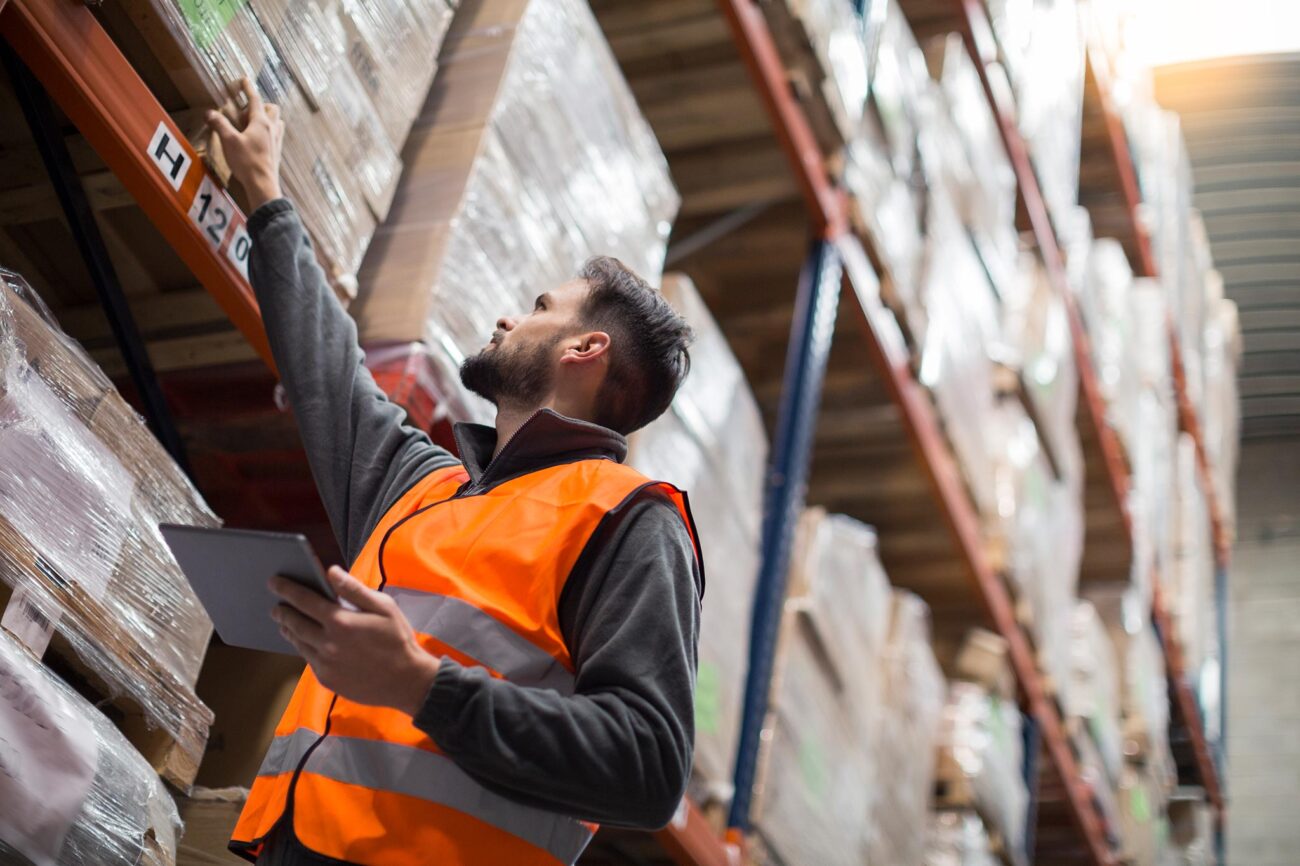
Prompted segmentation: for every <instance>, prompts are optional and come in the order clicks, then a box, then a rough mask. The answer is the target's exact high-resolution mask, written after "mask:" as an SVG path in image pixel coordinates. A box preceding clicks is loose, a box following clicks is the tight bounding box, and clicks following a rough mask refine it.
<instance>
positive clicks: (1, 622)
mask: <svg viewBox="0 0 1300 866" xmlns="http://www.w3.org/2000/svg"><path fill="white" fill-rule="evenodd" d="M62 615H63V614H62V613H60V612H59V611H58V610H51V611H47V609H46V605H42V604H40V603H38V602H37V600H36V597H35V594H34V593H33V592H32V591H31V589H30V588H29V587H26V586H19V587H18V588H17V589H15V590H14V592H13V595H11V596H10V597H9V604H8V605H7V606H6V607H5V612H4V615H3V616H0V628H3V629H4V630H5V631H7V632H9V633H10V634H11V635H13V636H14V637H16V638H18V640H19V641H20V642H22V643H23V644H26V646H27V648H28V649H30V650H31V651H32V653H33V654H34V655H35V656H36V657H37V658H40V657H41V656H43V655H45V650H46V649H47V648H48V647H49V645H50V640H51V639H52V638H53V637H54V627H55V626H56V625H58V622H59V618H60V617H61V616H62Z"/></svg>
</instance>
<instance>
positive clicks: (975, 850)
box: [924, 812, 1002, 866]
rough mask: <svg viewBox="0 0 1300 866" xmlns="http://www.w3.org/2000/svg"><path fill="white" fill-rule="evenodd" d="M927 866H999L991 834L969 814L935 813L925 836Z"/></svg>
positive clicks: (999, 861) (978, 820) (999, 860)
mask: <svg viewBox="0 0 1300 866" xmlns="http://www.w3.org/2000/svg"><path fill="white" fill-rule="evenodd" d="M924 863H925V866H999V864H1001V863H1002V860H1001V859H1000V858H999V857H998V855H997V854H996V853H995V849H994V846H993V844H992V843H991V842H990V841H989V837H988V830H987V829H986V828H985V826H984V822H983V821H981V820H980V818H979V816H978V815H974V814H972V813H970V812H935V813H934V814H933V815H931V816H930V826H929V828H927V830H926V833H925V860H924Z"/></svg>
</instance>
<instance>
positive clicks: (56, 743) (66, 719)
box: [0, 636, 99, 866]
mask: <svg viewBox="0 0 1300 866" xmlns="http://www.w3.org/2000/svg"><path fill="white" fill-rule="evenodd" d="M93 731H94V728H93V727H92V725H91V720H90V719H88V718H86V716H85V713H84V712H82V710H81V709H80V708H79V707H77V705H76V704H74V703H73V701H72V700H71V698H70V697H69V696H68V695H66V694H64V693H63V692H62V691H60V689H59V688H58V686H57V684H56V683H55V681H54V680H53V679H52V678H51V675H49V674H47V673H45V672H44V670H43V669H42V668H41V666H40V664H39V663H38V662H36V661H35V660H34V659H32V658H30V657H28V656H27V651H26V650H24V649H23V648H22V647H20V646H18V645H17V644H16V643H14V642H13V641H10V640H7V639H5V638H4V637H3V636H0V803H4V804H5V806H4V808H3V809H0V839H4V840H5V842H6V843H7V844H9V845H10V846H11V847H13V848H16V849H17V850H18V852H19V853H20V854H22V855H24V856H25V857H26V858H27V859H28V860H30V861H32V862H33V863H34V864H36V866H55V864H57V863H58V862H60V860H59V854H60V851H61V850H62V848H63V843H64V840H65V839H66V837H67V835H68V830H69V829H71V828H72V825H73V823H74V822H75V821H76V820H77V819H78V817H79V816H80V815H81V810H82V805H83V804H84V803H85V800H86V796H87V795H88V794H89V793H90V788H91V785H92V784H93V783H94V781H95V768H96V765H97V763H98V760H99V745H98V742H97V741H96V739H95V736H94V733H93Z"/></svg>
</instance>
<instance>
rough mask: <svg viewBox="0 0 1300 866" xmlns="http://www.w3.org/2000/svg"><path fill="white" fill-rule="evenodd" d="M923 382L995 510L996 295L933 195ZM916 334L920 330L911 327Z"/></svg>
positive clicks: (982, 503)
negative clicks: (994, 356) (993, 351)
mask: <svg viewBox="0 0 1300 866" xmlns="http://www.w3.org/2000/svg"><path fill="white" fill-rule="evenodd" d="M929 223H930V225H929V231H928V233H927V241H926V245H927V262H926V273H925V283H924V295H923V297H924V308H925V315H926V319H927V321H926V325H925V339H924V342H923V344H922V350H921V369H920V377H919V378H920V380H921V384H923V385H925V386H926V387H927V388H929V389H930V391H931V392H933V394H934V398H935V402H936V403H937V404H938V408H939V414H940V417H941V418H942V419H943V423H944V430H945V432H946V433H947V434H948V439H949V440H950V441H951V442H952V445H953V450H954V451H955V452H956V456H957V461H958V463H959V464H960V465H961V468H962V472H963V474H964V475H965V477H966V482H967V485H968V486H969V487H970V490H971V494H972V496H973V497H974V499H975V504H976V507H977V508H978V510H979V511H980V513H981V514H983V515H985V516H991V515H994V514H997V513H998V508H997V498H996V490H995V469H994V462H993V460H991V459H990V457H991V455H992V454H993V453H994V452H995V450H996V449H997V448H998V445H999V443H998V442H997V440H996V438H994V431H993V429H992V425H991V423H990V419H991V418H992V417H993V416H994V415H995V414H996V404H997V402H998V400H997V386H996V382H995V380H994V366H993V361H992V360H991V358H990V357H989V355H990V351H991V350H992V348H993V346H994V344H995V343H996V341H997V340H998V338H999V322H998V308H997V299H996V298H995V296H994V294H993V288H992V286H990V285H989V281H988V277H987V275H986V272H985V270H984V267H983V265H981V263H980V260H979V256H978V255H977V254H976V252H975V249H974V247H973V246H972V245H971V242H970V238H969V236H968V235H967V234H966V231H965V229H964V228H963V227H962V225H961V222H960V220H959V219H958V218H957V214H956V211H955V210H954V208H953V205H952V202H951V200H950V199H949V198H948V197H947V196H946V195H943V194H941V193H939V192H938V191H935V192H934V194H932V195H931V197H930V214H929ZM913 332H914V333H915V329H913Z"/></svg>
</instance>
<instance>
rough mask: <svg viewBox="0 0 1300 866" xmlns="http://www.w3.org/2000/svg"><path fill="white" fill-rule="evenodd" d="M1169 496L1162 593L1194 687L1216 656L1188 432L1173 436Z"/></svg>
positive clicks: (1207, 539)
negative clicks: (1170, 525) (1170, 520)
mask: <svg viewBox="0 0 1300 866" xmlns="http://www.w3.org/2000/svg"><path fill="white" fill-rule="evenodd" d="M1172 492H1173V502H1174V529H1173V542H1172V545H1171V547H1172V551H1173V561H1172V562H1171V563H1170V568H1169V569H1168V570H1167V571H1166V572H1163V573H1162V577H1164V579H1165V580H1164V582H1165V585H1166V587H1167V588H1168V590H1169V592H1167V593H1166V594H1165V606H1166V607H1167V608H1169V610H1170V613H1171V614H1172V615H1173V621H1174V631H1175V632H1176V633H1177V635H1178V641H1179V645H1180V646H1181V648H1182V651H1183V667H1184V670H1186V672H1187V675H1188V676H1189V677H1190V678H1191V679H1192V680H1193V682H1195V681H1196V680H1197V678H1198V677H1199V675H1200V672H1201V669H1202V666H1203V665H1205V664H1206V663H1207V662H1209V661H1211V660H1212V659H1216V658H1217V656H1218V651H1217V641H1216V640H1215V636H1216V634H1217V630H1218V624H1217V623H1218V616H1217V613H1216V605H1215V586H1214V569H1215V562H1214V543H1213V537H1212V533H1211V532H1210V531H1209V526H1210V511H1209V507H1208V505H1207V504H1206V501H1205V494H1204V492H1203V491H1202V489H1201V483H1200V473H1199V471H1198V470H1197V466H1196V443H1195V442H1194V441H1193V439H1192V437H1191V434H1189V433H1181V434H1179V436H1178V445H1177V452H1176V454H1175V471H1174V489H1173V491H1172Z"/></svg>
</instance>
